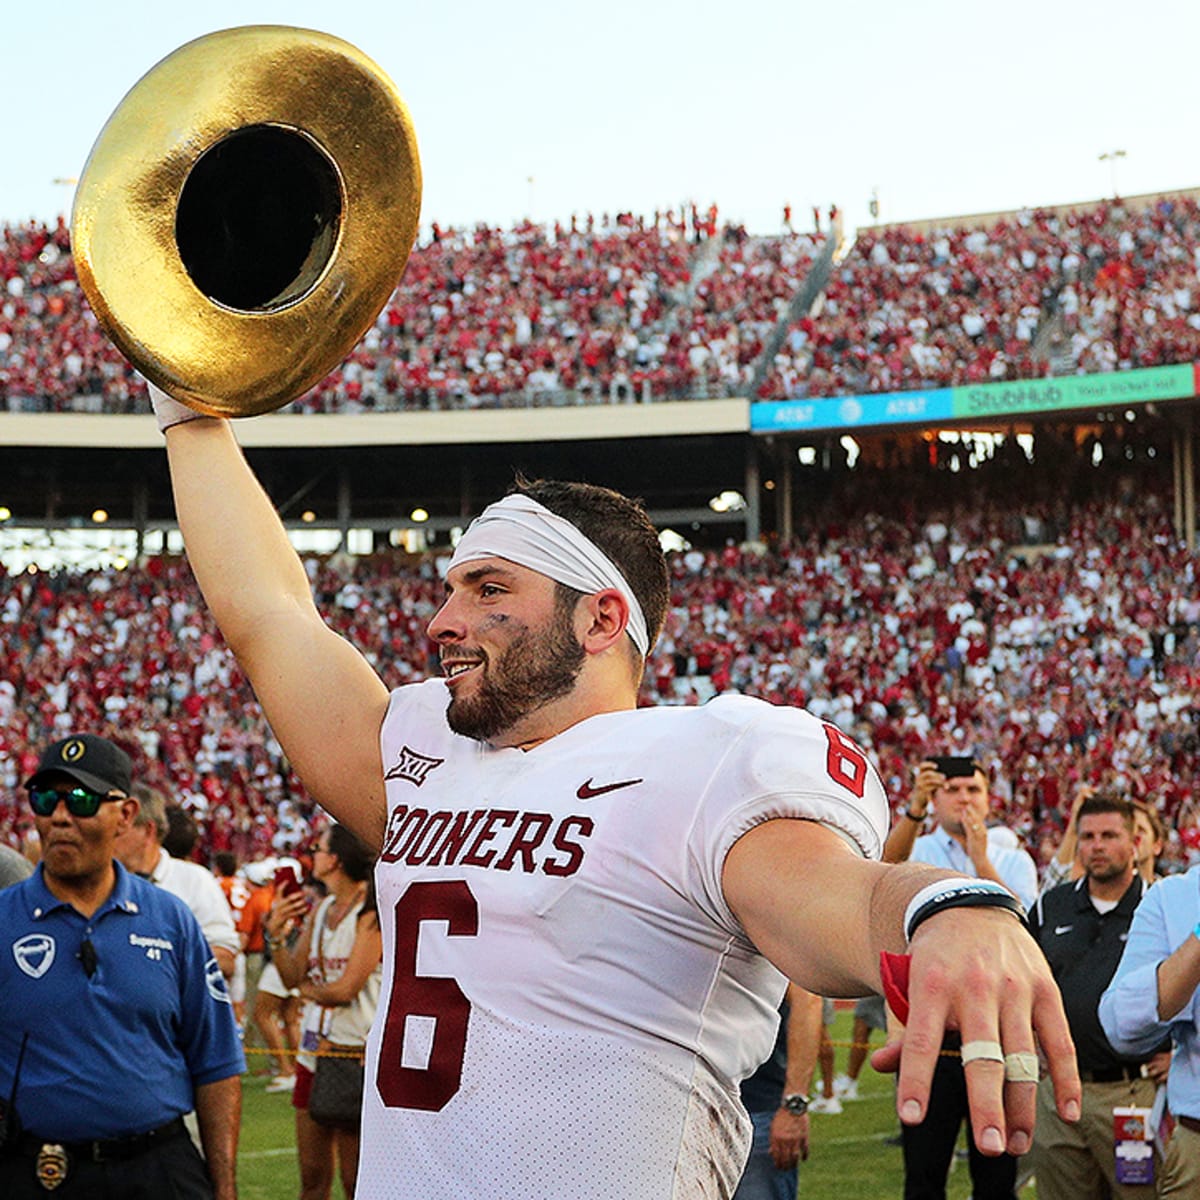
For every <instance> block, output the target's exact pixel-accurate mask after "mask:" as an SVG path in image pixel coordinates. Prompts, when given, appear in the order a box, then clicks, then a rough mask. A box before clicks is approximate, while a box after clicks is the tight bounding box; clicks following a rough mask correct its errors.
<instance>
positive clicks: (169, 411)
mask: <svg viewBox="0 0 1200 1200" xmlns="http://www.w3.org/2000/svg"><path fill="white" fill-rule="evenodd" d="M146 386H147V387H148V388H149V389H150V407H151V408H152V409H154V415H155V417H156V418H157V419H158V431H159V433H166V432H167V430H168V429H170V428H171V426H172V425H182V424H183V423H184V422H185V421H198V420H200V418H201V417H203V416H204V414H203V413H201V412H197V411H196V410H195V409H194V408H188V406H187V405H186V404H180V403H179V401H178V400H173V399H171V397H170V396H168V395H167V393H166V392H164V391H163V390H162V388H157V387H155V386H154V384H152V383H151V382H150V381H149V380H147V381H146Z"/></svg>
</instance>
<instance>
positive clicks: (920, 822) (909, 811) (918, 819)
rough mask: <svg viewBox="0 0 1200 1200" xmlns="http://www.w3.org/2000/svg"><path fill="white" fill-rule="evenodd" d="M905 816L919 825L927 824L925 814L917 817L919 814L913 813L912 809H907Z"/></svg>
mask: <svg viewBox="0 0 1200 1200" xmlns="http://www.w3.org/2000/svg"><path fill="white" fill-rule="evenodd" d="M904 815H905V816H906V817H907V818H908V819H909V820H910V821H916V823H917V824H918V825H924V824H925V814H924V813H922V814H921V815H920V816H919V817H918V816H917V814H916V813H915V812H913V810H912V809H911V808H906V809H905V810H904Z"/></svg>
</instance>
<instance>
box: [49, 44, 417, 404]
mask: <svg viewBox="0 0 1200 1200" xmlns="http://www.w3.org/2000/svg"><path fill="white" fill-rule="evenodd" d="M420 208H421V165H420V161H419V159H418V156H417V142H416V135H415V133H414V131H413V125H412V119H411V117H410V116H409V113H408V109H407V108H406V107H405V104H404V101H403V100H402V99H401V98H400V96H399V93H398V92H397V91H396V88H395V86H394V85H393V84H392V82H391V80H390V79H388V77H387V76H386V75H385V74H384V72H383V71H382V70H381V69H380V68H379V67H378V66H377V65H376V64H375V63H374V62H372V61H371V59H369V58H368V57H367V56H366V55H365V54H363V53H361V51H359V50H357V49H356V48H355V47H354V46H351V45H350V44H349V43H347V42H344V41H342V40H341V39H340V38H336V37H333V36H331V35H329V34H325V33H317V32H314V31H312V30H307V29H293V28H290V27H288V26H278V25H256V26H246V27H244V28H238V29H227V30H223V31H221V32H219V33H213V34H209V35H207V36H205V37H202V38H199V39H197V40H196V41H193V42H189V43H188V44H187V45H185V46H183V47H181V48H180V49H178V50H176V51H175V52H174V53H173V54H170V55H168V56H167V57H166V58H164V59H163V60H162V62H160V63H159V64H158V65H157V66H155V67H154V68H152V69H151V70H150V71H149V72H148V73H147V74H146V75H145V76H143V77H142V79H141V80H139V81H138V83H137V84H135V85H134V87H133V89H132V90H131V91H130V92H129V94H128V95H127V96H126V97H125V99H124V100H123V101H122V102H121V104H120V105H119V106H118V108H117V109H116V111H115V112H114V113H113V115H112V116H111V117H110V118H109V120H108V123H107V124H106V125H105V126H104V128H103V130H102V131H101V133H100V136H99V138H98V139H97V141H96V144H95V145H94V146H93V147H92V152H91V154H90V155H89V157H88V161H87V165H86V166H85V167H84V170H83V175H82V177H81V178H80V181H79V187H78V189H77V191H76V194H75V206H74V211H73V213H72V218H71V241H72V246H73V250H74V254H75V265H76V270H77V272H78V275H79V281H80V284H81V285H82V287H83V290H84V292H85V294H86V295H87V298H88V301H89V302H90V303H91V306H92V309H93V310H94V312H95V314H96V317H97V319H98V320H99V321H100V324H101V325H102V326H103V327H104V330H105V332H106V333H107V334H108V336H109V337H110V338H111V339H112V341H113V342H114V343H115V344H116V345H117V347H118V348H119V349H120V350H121V352H122V353H123V354H124V355H125V356H126V357H127V358H128V359H129V360H130V361H131V362H132V363H133V364H134V365H135V366H136V367H137V368H138V369H139V370H140V371H141V372H142V373H143V374H144V375H145V376H146V378H148V379H149V380H151V381H152V382H153V383H155V384H157V385H158V386H159V387H160V388H162V389H163V391H165V392H167V393H169V394H170V395H171V396H174V397H175V399H177V400H179V401H181V402H182V403H184V404H187V405H189V406H190V407H192V408H195V409H198V410H199V411H200V412H204V413H208V414H210V415H212V416H223V417H243V416H250V415H253V414H255V413H261V412H267V411H269V410H270V409H274V408H279V407H280V406H281V405H283V404H286V403H288V401H290V400H294V399H295V398H296V397H297V396H299V395H300V394H302V393H303V392H304V391H306V390H307V389H308V388H310V387H312V386H313V384H315V383H317V382H318V381H319V380H321V379H322V378H323V377H324V376H325V375H326V374H327V373H328V372H329V371H330V370H332V369H333V368H334V367H335V366H336V365H337V364H338V363H339V362H341V360H342V359H343V358H345V356H346V355H347V354H348V353H349V352H350V351H351V350H352V349H353V348H354V346H355V344H356V343H357V342H358V340H359V339H360V338H361V337H362V335H363V334H364V333H365V332H366V330H367V329H368V328H369V327H370V325H371V323H372V322H373V321H374V320H375V318H376V317H377V316H378V314H379V312H380V310H381V309H382V308H383V306H384V305H385V304H386V303H387V300H388V297H389V296H390V295H391V293H392V290H393V289H394V288H395V286H396V284H397V283H398V282H399V279H400V276H401V274H402V273H403V271H404V264H405V263H406V262H407V261H408V255H409V251H410V250H411V249H412V246H413V242H414V240H415V238H416V233H417V222H418V218H419V214H420Z"/></svg>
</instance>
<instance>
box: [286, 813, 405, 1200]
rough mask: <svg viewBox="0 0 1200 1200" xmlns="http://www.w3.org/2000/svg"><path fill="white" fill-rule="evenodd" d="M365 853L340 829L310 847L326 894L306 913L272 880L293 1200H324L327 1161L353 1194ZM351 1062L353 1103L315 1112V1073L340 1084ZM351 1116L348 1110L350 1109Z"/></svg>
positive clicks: (369, 999)
mask: <svg viewBox="0 0 1200 1200" xmlns="http://www.w3.org/2000/svg"><path fill="white" fill-rule="evenodd" d="M372 863H373V855H372V854H371V852H370V850H368V848H367V847H366V846H364V845H363V843H362V842H360V841H359V839H358V838H356V837H355V836H354V835H353V834H352V833H351V832H350V831H349V830H348V829H346V828H344V827H343V826H341V825H332V826H330V827H329V828H328V829H326V830H325V831H324V832H322V833H321V835H320V836H319V838H318V839H317V847H316V852H315V854H314V855H313V877H314V879H316V881H317V882H318V883H320V884H322V885H323V886H324V887H325V889H326V896H325V898H324V899H323V900H322V901H321V902H320V904H318V905H317V907H316V908H315V909H314V910H313V911H311V912H309V908H308V899H307V897H306V895H305V893H304V890H303V888H302V887H301V885H300V881H299V880H298V879H296V878H295V877H294V876H293V878H291V879H288V878H287V877H286V876H283V875H277V876H276V881H275V891H276V901H275V903H274V905H273V906H272V908H271V913H270V915H269V916H268V918H267V922H266V932H267V935H268V937H269V938H270V943H271V948H272V954H273V960H274V962H275V963H276V964H277V966H278V967H279V973H280V975H281V976H282V978H283V982H284V983H285V984H287V985H288V986H289V987H299V989H300V996H301V999H303V1000H304V1001H305V1008H304V1013H303V1015H302V1017H301V1030H302V1032H301V1043H300V1051H301V1052H300V1056H299V1058H298V1060H297V1063H296V1085H295V1088H294V1089H293V1091H292V1106H293V1107H294V1108H295V1110H296V1150H297V1153H298V1154H299V1158H300V1197H301V1200H326V1198H327V1197H328V1196H329V1192H330V1188H331V1187H332V1185H333V1175H334V1167H335V1163H336V1166H337V1169H338V1172H339V1174H340V1176H341V1180H342V1188H343V1190H344V1192H345V1194H346V1196H347V1197H352V1196H353V1195H354V1183H355V1176H356V1174H357V1172H358V1144H359V1128H360V1123H361V1115H360V1114H361V1105H362V1100H361V1096H362V1078H363V1061H362V1054H363V1047H364V1046H365V1044H366V1039H367V1033H368V1031H369V1030H370V1028H371V1022H372V1020H373V1019H374V1017H375V1008H376V1005H377V1004H378V1002H379V985H380V972H381V967H380V962H381V960H382V957H383V941H382V936H381V934H380V930H379V919H378V916H377V915H376V910H375V898H374V892H373V891H372V889H371V887H370V874H371V867H372ZM355 1055H357V1063H356V1064H355V1065H356V1068H357V1069H356V1072H355V1074H356V1082H357V1089H358V1093H357V1094H358V1102H357V1104H353V1105H351V1106H349V1107H347V1108H345V1110H344V1111H342V1112H340V1113H336V1112H333V1111H330V1105H329V1104H328V1101H327V1100H326V1101H323V1102H322V1104H321V1105H318V1103H317V1098H318V1095H319V1094H320V1093H321V1092H323V1091H325V1090H326V1089H325V1087H324V1080H323V1078H322V1075H323V1073H324V1072H326V1071H329V1070H330V1068H332V1069H333V1070H334V1071H336V1072H337V1073H338V1074H339V1076H342V1077H345V1075H346V1069H347V1066H348V1063H347V1060H348V1059H351V1060H352V1059H353V1057H354V1056H355ZM351 1109H352V1111H351Z"/></svg>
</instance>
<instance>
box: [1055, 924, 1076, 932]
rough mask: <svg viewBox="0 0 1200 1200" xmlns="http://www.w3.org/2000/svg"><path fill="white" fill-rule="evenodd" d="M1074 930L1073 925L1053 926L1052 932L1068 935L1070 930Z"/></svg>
mask: <svg viewBox="0 0 1200 1200" xmlns="http://www.w3.org/2000/svg"><path fill="white" fill-rule="evenodd" d="M1074 928H1075V926H1074V925H1055V927H1054V932H1055V933H1070V932H1071V930H1072V929H1074Z"/></svg>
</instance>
